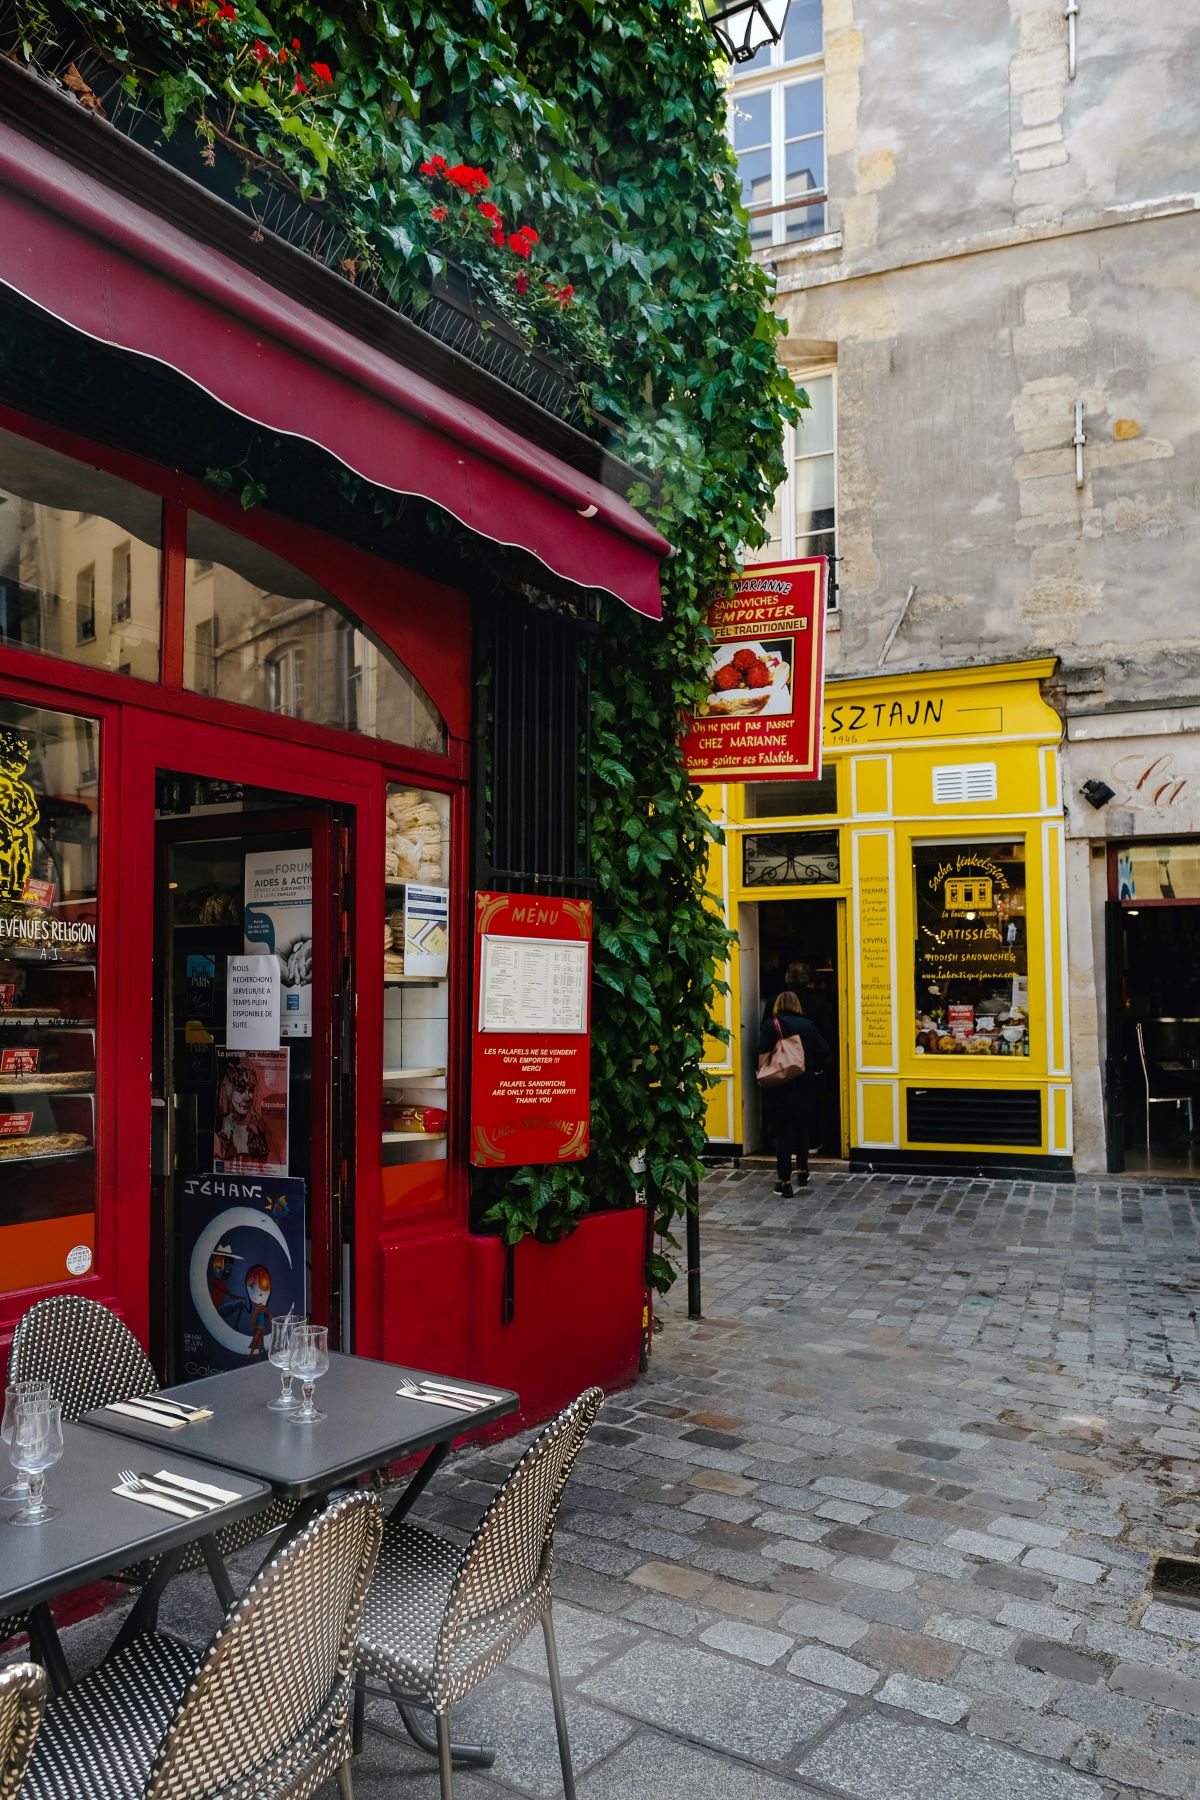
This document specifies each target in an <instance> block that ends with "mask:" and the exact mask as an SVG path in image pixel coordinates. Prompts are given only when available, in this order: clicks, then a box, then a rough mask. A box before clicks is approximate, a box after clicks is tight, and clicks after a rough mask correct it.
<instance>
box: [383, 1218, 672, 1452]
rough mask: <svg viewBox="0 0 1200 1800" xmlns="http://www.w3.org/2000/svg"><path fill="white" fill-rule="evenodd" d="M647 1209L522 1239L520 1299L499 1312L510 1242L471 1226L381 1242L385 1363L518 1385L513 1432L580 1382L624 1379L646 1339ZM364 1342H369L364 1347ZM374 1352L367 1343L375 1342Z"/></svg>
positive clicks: (561, 1401) (607, 1384)
mask: <svg viewBox="0 0 1200 1800" xmlns="http://www.w3.org/2000/svg"><path fill="white" fill-rule="evenodd" d="M644 1232H645V1219H644V1216H643V1214H642V1213H641V1211H639V1210H632V1211H629V1212H618V1213H604V1214H600V1215H597V1216H596V1217H595V1218H590V1219H585V1220H584V1221H583V1223H582V1225H580V1226H579V1227H578V1229H577V1230H576V1231H574V1232H573V1233H572V1234H571V1236H570V1237H569V1238H564V1239H563V1240H562V1241H561V1242H560V1243H557V1244H538V1243H535V1242H534V1241H533V1240H532V1239H530V1238H526V1239H525V1240H524V1242H522V1243H520V1244H518V1245H517V1249H516V1281H515V1309H514V1315H513V1319H512V1322H511V1323H510V1324H508V1325H505V1324H504V1323H503V1322H502V1318H501V1308H502V1305H503V1297H504V1246H503V1244H501V1242H500V1240H499V1239H498V1238H491V1237H472V1236H471V1235H470V1234H469V1233H467V1232H465V1231H448V1232H440V1233H438V1234H437V1235H432V1234H431V1235H429V1236H426V1237H418V1238H413V1237H407V1236H406V1237H403V1238H398V1239H395V1240H393V1241H392V1242H391V1243H389V1244H385V1245H384V1246H383V1252H382V1254H383V1269H382V1280H383V1342H382V1344H381V1345H380V1347H379V1354H380V1355H381V1356H383V1357H384V1358H385V1359H386V1360H387V1361H388V1362H400V1363H410V1364H412V1365H413V1366H415V1367H417V1368H427V1369H429V1368H432V1369H441V1370H444V1371H445V1372H447V1373H449V1374H456V1375H461V1376H463V1377H465V1378H466V1379H468V1380H472V1381H488V1382H494V1383H495V1384H496V1385H497V1386H500V1387H510V1388H515V1389H516V1391H517V1392H518V1393H519V1394H520V1396H521V1410H520V1412H519V1413H517V1414H514V1415H513V1416H512V1417H510V1418H509V1419H506V1420H505V1421H504V1426H503V1434H504V1435H508V1434H509V1433H511V1432H513V1431H517V1430H520V1429H521V1428H522V1427H523V1426H525V1425H532V1424H536V1423H537V1422H539V1421H540V1420H542V1419H547V1418H549V1417H550V1415H551V1414H552V1413H554V1412H557V1411H558V1409H559V1407H561V1406H564V1405H565V1404H566V1403H567V1401H568V1400H573V1399H574V1397H575V1395H576V1394H578V1393H579V1392H580V1391H581V1390H582V1389H583V1388H585V1387H589V1386H590V1385H591V1384H592V1383H594V1382H595V1383H598V1384H599V1385H600V1386H601V1387H602V1388H604V1390H605V1392H613V1391H614V1390H616V1389H617V1388H622V1387H627V1386H628V1385H629V1383H630V1382H632V1381H633V1380H634V1378H635V1377H636V1375H637V1371H638V1358H639V1356H640V1354H641V1343H642V1303H643V1288H642V1256H643V1243H644ZM362 1348H363V1349H366V1346H365V1345H364V1346H362ZM368 1354H369V1352H368Z"/></svg>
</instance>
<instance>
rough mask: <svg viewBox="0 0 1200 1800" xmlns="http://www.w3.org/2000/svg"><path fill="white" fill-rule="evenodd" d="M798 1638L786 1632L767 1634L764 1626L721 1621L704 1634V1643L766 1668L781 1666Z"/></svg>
mask: <svg viewBox="0 0 1200 1800" xmlns="http://www.w3.org/2000/svg"><path fill="white" fill-rule="evenodd" d="M795 1641H796V1640H795V1639H794V1638H791V1637H785V1636H784V1634H783V1632H782V1631H767V1630H765V1629H764V1628H763V1626H761V1625H746V1624H744V1623H742V1622H740V1621H738V1620H734V1619H720V1620H718V1622H717V1623H716V1624H715V1625H710V1626H709V1627H708V1630H707V1631H702V1632H701V1633H700V1642H701V1643H702V1644H708V1645H709V1646H710V1648H711V1649H713V1650H724V1651H726V1652H727V1653H728V1654H729V1655H730V1656H740V1657H742V1658H744V1660H745V1661H747V1662H753V1663H759V1664H760V1665H761V1666H762V1667H763V1668H764V1669H766V1668H770V1666H771V1664H772V1663H777V1662H778V1661H779V1659H780V1657H781V1656H783V1655H785V1654H786V1652H787V1651H789V1650H791V1649H793V1648H794V1647H795Z"/></svg>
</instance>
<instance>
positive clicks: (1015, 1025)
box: [913, 839, 1029, 1057]
mask: <svg viewBox="0 0 1200 1800" xmlns="http://www.w3.org/2000/svg"><path fill="white" fill-rule="evenodd" d="M913 884H914V917H915V920H916V932H917V936H916V945H915V963H916V969H915V974H916V1005H917V1017H916V1048H917V1052H918V1054H920V1055H927V1056H978V1057H983V1056H1028V1055H1029V967H1028V960H1027V958H1028V942H1027V933H1026V917H1025V846H1024V843H1023V842H1016V843H1014V842H1002V843H969V842H964V841H963V840H962V839H952V840H950V841H949V842H945V843H937V844H917V845H914V847H913Z"/></svg>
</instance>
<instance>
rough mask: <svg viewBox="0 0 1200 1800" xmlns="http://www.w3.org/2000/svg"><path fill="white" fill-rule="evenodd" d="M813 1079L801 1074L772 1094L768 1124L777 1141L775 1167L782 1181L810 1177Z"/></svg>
mask: <svg viewBox="0 0 1200 1800" xmlns="http://www.w3.org/2000/svg"><path fill="white" fill-rule="evenodd" d="M812 1094H813V1080H812V1077H811V1076H810V1075H799V1076H797V1078H796V1080H795V1081H789V1082H788V1083H787V1084H786V1085H785V1086H784V1087H781V1088H776V1089H774V1091H773V1092H772V1093H771V1099H770V1113H769V1117H768V1123H769V1125H770V1126H771V1131H772V1134H773V1136H774V1139H775V1168H776V1172H777V1173H778V1176H779V1179H780V1181H790V1180H791V1178H792V1161H793V1158H794V1159H795V1164H796V1173H797V1175H807V1174H808V1135H809V1129H810V1125H811V1114H812Z"/></svg>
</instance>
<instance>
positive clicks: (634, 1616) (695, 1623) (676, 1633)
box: [622, 1594, 709, 1638]
mask: <svg viewBox="0 0 1200 1800" xmlns="http://www.w3.org/2000/svg"><path fill="white" fill-rule="evenodd" d="M622 1617H623V1618H626V1619H628V1620H629V1622H630V1624H632V1625H647V1626H649V1628H650V1630H651V1631H666V1632H669V1633H670V1635H671V1636H672V1637H681V1638H684V1637H691V1636H692V1634H693V1632H695V1631H696V1630H698V1628H699V1627H700V1626H701V1625H702V1624H703V1623H704V1621H705V1620H706V1619H707V1618H708V1617H709V1615H708V1613H706V1612H702V1611H701V1609H700V1608H699V1607H698V1606H685V1605H684V1604H683V1602H682V1601H681V1600H670V1599H668V1597H667V1596H666V1594H645V1595H644V1596H643V1597H642V1599H640V1600H637V1601H635V1602H634V1604H633V1605H632V1606H628V1607H626V1609H625V1611H624V1613H623V1614H622Z"/></svg>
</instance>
